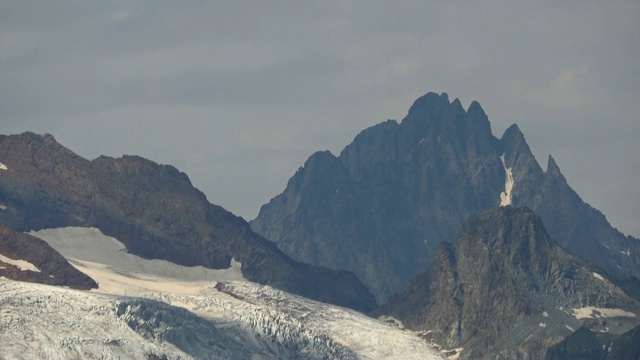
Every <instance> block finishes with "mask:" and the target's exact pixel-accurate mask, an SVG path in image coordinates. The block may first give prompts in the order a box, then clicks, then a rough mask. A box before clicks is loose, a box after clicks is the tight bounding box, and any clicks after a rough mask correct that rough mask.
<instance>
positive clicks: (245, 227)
mask: <svg viewBox="0 0 640 360" xmlns="http://www.w3.org/2000/svg"><path fill="white" fill-rule="evenodd" d="M0 161H1V162H2V163H3V164H4V165H6V167H7V170H2V171H0V204H2V206H3V207H4V209H3V210H1V211H0V221H1V222H4V223H5V224H7V225H8V226H10V227H11V228H13V229H15V230H17V231H20V232H25V231H30V230H40V229H44V228H57V227H66V226H87V227H89V226H90V227H96V228H98V229H100V230H101V231H102V232H103V233H104V234H106V235H109V236H112V237H115V238H117V239H119V240H120V241H122V242H123V243H124V244H125V245H126V247H127V249H128V250H129V251H130V252H131V253H133V254H135V255H138V256H141V257H144V258H155V259H163V260H169V261H172V262H174V263H177V264H180V265H186V266H194V265H202V266H205V267H209V268H212V269H221V268H228V267H229V266H230V262H231V259H232V258H235V260H236V261H239V262H241V263H242V272H243V275H244V277H245V278H246V279H248V280H250V281H254V282H258V283H260V284H268V285H271V286H274V287H276V288H280V289H283V290H286V291H289V292H292V293H295V294H299V295H303V296H306V297H310V298H312V299H316V300H320V301H325V302H329V303H333V304H337V305H342V306H347V307H351V308H355V309H359V310H368V309H372V308H373V307H374V306H375V300H374V298H373V297H372V296H371V294H370V293H369V291H368V290H367V288H366V287H365V286H364V285H363V284H362V283H361V282H360V281H359V280H358V279H357V278H356V277H355V276H354V275H353V274H351V273H349V272H347V271H342V270H341V271H335V270H329V269H326V268H319V267H313V266H309V265H306V264H302V263H299V262H296V261H293V260H292V259H291V258H289V257H288V256H286V255H285V254H283V253H282V252H281V251H280V250H278V249H277V247H276V246H275V245H274V244H273V243H272V242H270V241H268V240H266V239H264V238H263V237H261V236H259V235H257V234H255V233H254V232H253V231H251V229H250V227H249V224H247V223H246V222H245V221H244V220H243V219H242V218H239V217H236V216H235V215H233V214H231V213H229V212H228V211H226V210H224V209H223V208H221V207H220V206H216V205H213V204H210V203H209V202H208V201H207V199H206V197H205V195H204V194H203V193H202V192H200V191H199V190H197V189H196V188H194V187H193V186H192V184H191V182H190V180H189V178H188V177H187V175H185V174H184V173H181V172H180V171H178V170H177V169H175V168H174V167H172V166H168V165H158V164H156V163H153V162H151V161H149V160H146V159H143V158H140V157H137V156H124V157H122V158H118V159H114V158H109V157H100V158H97V159H95V160H93V161H88V160H86V159H83V158H81V157H79V156H77V155H76V154H74V153H73V152H71V151H70V150H68V149H66V148H64V147H63V146H62V145H60V144H58V143H57V142H56V141H55V139H54V138H53V136H51V135H44V136H41V135H37V134H33V133H25V134H22V135H16V136H0Z"/></svg>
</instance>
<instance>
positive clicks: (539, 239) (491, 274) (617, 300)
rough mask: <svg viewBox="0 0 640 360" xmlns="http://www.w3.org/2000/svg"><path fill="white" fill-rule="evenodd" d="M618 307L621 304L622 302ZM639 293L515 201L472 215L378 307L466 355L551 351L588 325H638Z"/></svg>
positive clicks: (615, 328) (620, 328)
mask: <svg viewBox="0 0 640 360" xmlns="http://www.w3.org/2000/svg"><path fill="white" fill-rule="evenodd" d="M614 309H615V310H614ZM639 310H640V307H639V304H638V302H637V301H635V300H633V299H632V298H631V297H629V296H628V295H627V294H626V293H625V292H624V291H623V290H622V289H620V288H619V287H617V286H616V285H615V284H614V283H613V282H612V281H611V279H610V278H609V277H608V276H607V275H605V274H604V272H603V271H602V270H601V269H599V268H597V267H596V266H594V265H591V264H590V263H588V262H586V261H584V260H583V259H581V258H579V257H576V256H575V255H572V254H570V253H568V252H567V251H565V250H564V249H563V248H562V247H561V246H560V245H559V244H558V243H556V242H555V241H554V240H553V239H552V238H551V237H550V236H549V234H548V233H547V232H546V230H545V227H544V225H543V223H542V220H541V219H540V217H538V216H537V215H535V214H534V213H533V211H531V210H530V209H527V208H513V207H511V206H506V207H500V208H495V209H491V210H488V211H486V212H484V213H481V214H479V215H472V216H470V217H469V220H468V221H467V222H465V224H464V225H463V226H462V230H461V232H460V234H459V235H458V239H457V243H456V245H455V246H453V245H451V244H449V243H446V242H442V243H441V244H440V247H439V249H438V255H437V259H436V261H435V262H434V263H433V264H432V265H431V266H430V267H429V268H428V269H427V270H426V271H425V272H423V273H421V274H420V275H418V276H417V277H416V278H415V279H414V280H412V282H411V284H410V285H409V287H408V288H407V290H406V291H405V292H403V293H402V294H400V295H396V296H394V297H393V298H392V299H391V301H390V302H389V303H388V304H386V305H384V306H382V307H381V308H380V309H378V310H376V312H375V314H376V315H390V316H393V317H395V318H397V319H399V320H400V321H402V322H403V323H404V326H406V327H407V328H410V329H413V330H416V331H424V336H425V337H426V338H428V339H430V340H432V341H434V342H435V343H437V344H439V345H441V346H443V347H447V348H464V351H463V352H462V357H463V358H478V357H482V358H490V357H491V358H505V359H506V358H542V357H544V356H545V355H546V351H547V348H549V347H550V346H552V345H555V344H557V343H558V342H560V341H561V340H562V339H564V338H565V337H567V336H568V335H570V334H572V333H573V331H574V329H578V328H579V327H580V326H587V327H589V328H591V329H592V330H594V331H598V332H600V331H602V332H607V333H614V334H620V333H623V332H625V331H628V330H629V329H631V328H632V327H634V326H637V324H638V322H640V319H639V318H638V315H639V314H640V312H639Z"/></svg>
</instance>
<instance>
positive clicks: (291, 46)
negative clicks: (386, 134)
mask: <svg viewBox="0 0 640 360" xmlns="http://www.w3.org/2000/svg"><path fill="white" fill-rule="evenodd" d="M639 19H640V2H639V1H635V0H634V1H528V2H524V1H521V2H514V1H388V2H378V1H371V0H368V1H335V2H330V1H265V0H260V1H180V2H178V1H157V0H154V1H140V2H132V1H121V2H119V1H96V2H93V1H74V2H66V1H55V2H53V1H22V0H15V1H2V2H0V133H4V134H14V133H21V132H23V131H34V132H37V133H45V132H48V133H51V134H53V135H54V136H55V137H56V139H57V140H58V141H59V142H61V143H62V144H63V145H65V146H66V147H68V148H70V149H71V150H73V151H74V152H76V153H77V154H79V155H81V156H83V157H86V158H88V159H93V158H95V157H97V156H98V155H100V154H105V155H109V156H115V157H118V156H121V155H122V154H136V155H141V156H143V157H146V158H149V159H151V160H154V161H156V162H160V163H165V164H172V165H174V166H176V167H177V168H178V169H180V170H182V171H184V172H186V173H187V174H188V175H189V177H190V178H191V180H192V182H193V183H194V185H195V186H196V187H198V188H199V189H200V190H202V191H203V192H204V193H205V194H206V195H207V197H208V199H209V201H211V202H213V203H215V204H219V205H222V206H223V207H225V208H226V209H228V210H230V211H232V212H234V213H235V214H238V215H241V216H243V217H244V218H245V219H247V220H250V219H253V218H254V217H255V216H256V215H257V213H258V210H259V208H260V206H261V205H262V204H264V203H266V202H267V201H269V199H270V198H272V197H273V196H275V195H277V194H278V193H280V192H282V190H284V188H285V186H286V182H287V180H288V179H289V178H290V177H291V176H292V175H293V173H294V172H295V171H296V169H297V168H298V167H299V166H302V165H303V164H304V161H305V160H306V159H307V157H309V156H310V155H311V154H312V153H313V152H315V151H317V150H326V149H328V150H331V151H332V152H333V153H334V154H338V153H339V152H340V150H342V148H343V147H344V146H346V145H347V144H349V143H350V142H351V141H352V140H353V138H354V137H355V135H357V134H358V132H360V131H361V130H363V129H364V128H366V127H369V126H371V125H374V124H376V123H379V122H382V121H384V120H386V119H397V120H398V121H400V120H401V119H402V118H403V117H404V116H405V115H406V113H407V111H408V109H409V107H410V105H411V104H412V103H413V101H414V100H415V99H416V98H418V97H419V96H421V95H423V94H425V93H427V92H429V91H434V92H439V93H440V92H446V93H448V94H449V98H450V99H451V100H453V99H454V98H459V99H460V100H461V102H462V104H463V106H465V107H466V106H468V105H469V103H470V102H471V101H473V100H478V101H479V102H480V103H481V104H482V106H483V108H484V109H485V111H486V113H487V114H488V116H489V119H490V121H491V124H492V128H493V132H494V134H495V135H496V136H497V137H498V138H499V137H501V136H502V133H503V132H504V130H505V129H506V128H507V127H508V126H509V125H511V124H512V123H517V124H518V125H519V126H520V129H521V130H522V131H523V132H524V134H525V137H526V139H527V141H528V143H529V146H530V147H531V149H532V151H533V153H534V154H535V156H536V158H537V159H538V161H539V162H540V163H541V166H542V168H543V169H546V167H547V164H546V162H547V156H548V155H549V154H552V155H553V157H554V158H555V160H556V162H557V163H558V165H559V166H560V168H561V170H562V172H563V174H564V175H565V177H566V178H567V179H568V182H569V184H570V185H571V186H572V187H573V188H574V189H575V190H576V191H577V192H578V194H579V195H580V196H581V197H582V199H583V200H585V201H586V202H588V203H590V204H591V205H592V206H594V207H595V208H597V209H600V210H601V211H602V212H603V213H604V214H605V215H606V216H607V218H608V219H609V221H610V222H611V223H612V224H613V225H614V226H616V227H617V228H618V229H620V230H621V231H622V232H623V233H625V234H631V235H634V236H636V237H639V236H640V221H638V220H640V219H639V215H640V160H639V156H640V146H639V145H638V140H639V139H640V60H639V59H640V21H639ZM0 157H1V154H0ZM0 161H1V159H0Z"/></svg>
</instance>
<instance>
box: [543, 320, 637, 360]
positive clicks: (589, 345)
mask: <svg viewBox="0 0 640 360" xmlns="http://www.w3.org/2000/svg"><path fill="white" fill-rule="evenodd" d="M547 359H549V360H556V359H557V360H562V359H591V360H607V359H611V360H613V359H640V326H637V327H635V328H633V329H631V330H629V331H628V332H626V333H624V334H622V335H614V334H607V333H600V332H594V331H592V330H589V329H587V328H584V327H582V328H580V329H578V330H577V331H576V332H575V333H573V334H571V335H569V336H567V337H566V338H565V339H564V340H562V342H560V343H559V344H557V345H555V346H553V347H551V348H550V349H549V350H548V351H547Z"/></svg>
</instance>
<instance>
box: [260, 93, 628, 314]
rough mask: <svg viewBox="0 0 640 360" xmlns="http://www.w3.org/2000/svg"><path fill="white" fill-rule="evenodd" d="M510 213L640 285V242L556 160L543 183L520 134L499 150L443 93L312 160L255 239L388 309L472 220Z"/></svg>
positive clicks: (472, 115) (472, 109) (474, 117)
mask: <svg viewBox="0 0 640 360" xmlns="http://www.w3.org/2000/svg"><path fill="white" fill-rule="evenodd" d="M507 204H509V205H512V206H517V207H519V206H526V207H529V208H531V209H532V210H534V211H535V212H536V213H537V214H538V215H540V216H541V218H542V220H543V222H544V224H545V227H546V229H547V230H548V232H549V234H550V235H551V236H552V237H553V238H554V239H556V240H557V241H558V242H559V243H560V245H561V246H562V247H564V248H565V249H567V250H568V251H569V252H570V253H572V254H575V255H578V256H580V257H583V258H585V259H587V260H589V261H591V262H593V263H594V264H596V265H598V266H599V267H600V268H602V269H603V271H604V272H605V273H607V274H610V275H612V276H614V277H616V278H629V277H631V276H635V277H638V276H640V241H639V240H638V239H635V238H632V237H631V236H625V235H623V234H622V233H620V232H619V231H618V230H616V229H614V228H613V227H612V226H611V225H610V224H609V223H608V222H607V220H606V218H605V216H604V215H603V214H602V213H601V212H599V211H598V210H596V209H594V208H593V207H591V206H590V205H589V204H587V203H585V202H584V201H582V199H581V198H580V197H579V196H578V194H577V193H576V192H575V191H574V190H573V189H572V188H571V187H570V186H569V184H568V183H567V181H566V179H565V177H564V176H563V175H562V173H561V172H560V169H559V167H558V165H557V164H556V162H555V161H554V159H553V158H552V157H551V156H549V159H548V162H547V170H546V171H543V170H542V168H541V167H540V165H539V164H538V162H537V161H536V159H535V157H534V156H533V154H532V153H531V150H530V148H529V146H528V145H527V142H526V140H525V138H524V135H523V134H522V132H521V131H520V130H519V128H518V126H517V125H515V124H514V125H512V126H511V127H509V128H508V129H507V130H506V131H505V133H504V134H503V136H502V137H501V138H500V139H498V138H496V137H495V136H494V135H493V134H492V132H491V126H490V123H489V119H488V117H487V115H486V114H485V112H484V110H483V109H482V107H481V106H480V104H479V103H478V102H475V101H474V102H472V103H471V104H470V106H469V107H468V109H467V110H465V109H464V108H463V107H462V105H461V103H460V101H459V100H458V99H455V100H454V101H452V102H450V101H449V98H448V95H447V94H445V93H443V94H436V93H428V94H426V95H424V96H422V97H420V98H419V99H417V100H416V101H415V102H414V103H413V105H412V106H411V108H410V109H409V112H408V114H407V116H406V117H405V118H404V119H403V120H402V121H401V122H400V123H398V122H396V121H394V120H388V121H386V122H383V123H380V124H378V125H375V126H373V127H370V128H368V129H366V130H364V131H362V132H361V133H360V134H358V135H357V136H356V137H355V139H354V140H353V142H352V143H351V144H349V145H347V146H346V147H345V148H344V150H342V152H341V153H340V155H339V156H334V155H333V154H331V153H330V152H328V151H322V152H317V153H315V154H313V155H312V156H311V157H309V159H308V160H307V161H306V162H305V164H304V166H303V167H301V168H299V169H298V171H297V172H296V173H295V174H294V175H293V176H292V177H291V178H290V179H289V181H288V183H287V186H286V189H285V190H284V192H283V193H282V194H279V195H277V196H275V197H274V198H273V199H271V201H269V202H268V203H267V204H265V205H263V206H262V208H261V209H260V213H259V215H258V217H257V218H256V219H255V220H253V221H251V227H252V229H253V230H254V231H256V232H257V233H259V234H262V235H263V236H265V237H266V238H268V239H270V240H272V241H274V242H275V243H276V244H277V246H278V247H279V248H280V249H281V250H282V251H283V252H285V253H286V254H288V255H290V256H291V257H292V258H294V259H296V260H298V261H303V262H307V263H310V264H314V265H317V266H326V267H328V268H331V269H344V270H349V271H351V272H353V273H355V274H356V275H357V276H358V277H359V278H360V279H361V280H362V281H363V282H364V283H365V285H367V286H368V287H369V289H370V290H371V291H372V292H373V294H374V295H375V297H376V299H377V300H378V302H379V303H384V302H386V301H387V300H388V299H389V298H390V296H391V295H392V294H394V293H398V292H402V291H403V290H405V289H406V287H407V286H408V284H409V282H410V281H411V279H412V278H413V277H415V276H416V275H417V274H419V273H420V272H421V271H423V270H424V269H425V268H426V267H427V266H428V265H430V264H431V263H432V262H433V261H434V260H435V258H436V256H437V254H438V246H439V244H440V242H441V241H445V242H449V243H455V241H456V234H457V233H458V231H459V230H460V229H461V226H462V224H463V222H464V220H465V219H466V218H467V217H468V216H470V215H472V214H477V213H480V212H483V211H485V210H488V209H491V208H494V207H496V206H500V205H507Z"/></svg>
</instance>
